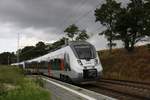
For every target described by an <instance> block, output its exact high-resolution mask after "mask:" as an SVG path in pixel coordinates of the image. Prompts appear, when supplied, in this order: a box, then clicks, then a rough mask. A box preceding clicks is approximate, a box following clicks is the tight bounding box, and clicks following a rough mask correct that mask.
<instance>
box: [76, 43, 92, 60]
mask: <svg viewBox="0 0 150 100" xmlns="http://www.w3.org/2000/svg"><path fill="white" fill-rule="evenodd" d="M74 48H75V51H76V53H77V55H78V58H79V59H93V58H95V52H94V49H93V47H92V46H87V45H76V46H74Z"/></svg>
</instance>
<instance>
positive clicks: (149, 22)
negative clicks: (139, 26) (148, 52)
mask: <svg viewBox="0 0 150 100" xmlns="http://www.w3.org/2000/svg"><path fill="white" fill-rule="evenodd" d="M145 2H146V3H145V4H144V14H145V17H144V23H145V24H144V33H145V35H147V36H150V0H145Z"/></svg>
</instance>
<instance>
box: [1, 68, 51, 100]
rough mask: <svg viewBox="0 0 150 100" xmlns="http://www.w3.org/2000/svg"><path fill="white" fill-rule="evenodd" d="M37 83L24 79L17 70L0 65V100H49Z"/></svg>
mask: <svg viewBox="0 0 150 100" xmlns="http://www.w3.org/2000/svg"><path fill="white" fill-rule="evenodd" d="M39 83H41V82H40V81H39V80H31V79H29V78H27V77H25V76H24V75H23V71H22V70H21V69H19V68H15V67H12V66H1V65H0V100H50V94H49V92H47V91H46V90H44V89H43V88H42V87H40V84H39Z"/></svg>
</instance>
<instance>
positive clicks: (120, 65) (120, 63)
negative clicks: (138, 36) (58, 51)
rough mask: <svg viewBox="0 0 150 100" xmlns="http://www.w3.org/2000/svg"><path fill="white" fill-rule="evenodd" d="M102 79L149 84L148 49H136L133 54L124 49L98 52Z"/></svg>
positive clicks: (149, 54)
mask: <svg viewBox="0 0 150 100" xmlns="http://www.w3.org/2000/svg"><path fill="white" fill-rule="evenodd" d="M98 54H99V57H100V59H101V63H102V66H103V73H104V76H103V77H104V78H111V79H122V80H134V81H145V82H150V47H149V45H147V46H140V47H136V48H135V51H134V52H133V53H128V52H127V51H126V50H124V49H114V50H113V51H112V54H111V55H110V54H109V51H108V50H103V51H99V52H98Z"/></svg>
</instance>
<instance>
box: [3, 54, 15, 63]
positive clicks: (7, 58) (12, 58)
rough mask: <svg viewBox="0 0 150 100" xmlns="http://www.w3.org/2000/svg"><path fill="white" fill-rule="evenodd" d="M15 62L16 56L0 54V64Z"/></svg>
mask: <svg viewBox="0 0 150 100" xmlns="http://www.w3.org/2000/svg"><path fill="white" fill-rule="evenodd" d="M15 62H16V55H15V54H14V53H13V52H12V53H11V52H3V53H1V54H0V64H3V65H7V64H11V63H15Z"/></svg>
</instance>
